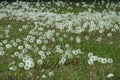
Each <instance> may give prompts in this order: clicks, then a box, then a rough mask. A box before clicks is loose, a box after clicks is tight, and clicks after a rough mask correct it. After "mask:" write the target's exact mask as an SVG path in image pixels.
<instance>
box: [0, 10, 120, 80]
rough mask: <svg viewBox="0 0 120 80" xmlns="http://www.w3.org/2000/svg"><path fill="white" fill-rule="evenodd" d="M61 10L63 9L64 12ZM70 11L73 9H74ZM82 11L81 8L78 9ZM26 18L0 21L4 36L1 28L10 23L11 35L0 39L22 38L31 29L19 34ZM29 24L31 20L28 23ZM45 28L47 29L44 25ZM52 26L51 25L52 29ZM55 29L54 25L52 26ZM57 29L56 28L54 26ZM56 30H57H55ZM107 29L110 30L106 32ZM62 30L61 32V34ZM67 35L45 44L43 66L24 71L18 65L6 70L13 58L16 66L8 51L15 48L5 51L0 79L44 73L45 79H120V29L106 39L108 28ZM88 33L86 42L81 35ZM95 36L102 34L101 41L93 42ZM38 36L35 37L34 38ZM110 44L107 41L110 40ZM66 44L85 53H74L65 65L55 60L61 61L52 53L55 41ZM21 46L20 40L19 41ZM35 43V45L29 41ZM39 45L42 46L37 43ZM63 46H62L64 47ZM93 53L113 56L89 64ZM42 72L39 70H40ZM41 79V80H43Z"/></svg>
mask: <svg viewBox="0 0 120 80" xmlns="http://www.w3.org/2000/svg"><path fill="white" fill-rule="evenodd" d="M64 9H65V8H64ZM64 9H63V11H64ZM79 10H80V9H79V8H76V9H74V11H76V12H77V11H79ZM74 11H73V12H74ZM81 11H82V10H81ZM29 23H30V22H29V21H26V22H20V21H12V20H5V19H4V20H0V25H1V26H2V27H0V34H3V35H4V30H6V28H7V25H8V24H9V25H12V28H11V30H10V37H9V38H0V42H2V41H3V40H4V39H7V40H8V41H9V40H11V39H16V38H17V37H19V38H20V39H23V38H24V37H26V35H27V34H28V32H29V30H31V29H32V28H31V27H29V28H27V29H26V30H25V31H23V32H22V33H18V28H19V27H20V26H22V25H25V24H29ZM30 24H32V22H31V23H30ZM45 29H47V28H45ZM51 29H52V28H51ZM53 29H54V28H53ZM55 30H57V29H55ZM58 31H59V30H58ZM108 32H109V31H108ZM64 33H65V31H64V30H63V31H61V34H60V36H62V35H63V34H64ZM67 34H68V35H69V36H68V37H67V38H66V39H65V40H64V41H63V42H59V41H58V38H57V37H55V39H56V42H54V43H52V42H50V43H48V44H47V47H48V48H49V47H50V50H51V52H52V55H50V56H47V60H45V61H44V64H43V65H42V66H38V65H36V66H35V67H34V68H31V69H30V70H28V71H26V70H24V69H23V68H18V69H17V70H16V71H10V70H9V67H10V65H9V63H10V62H11V61H15V62H16V63H15V65H18V62H20V61H21V60H18V58H17V57H15V58H12V57H11V54H13V52H15V51H17V47H14V48H12V49H10V50H9V49H7V50H5V52H6V55H5V56H0V80H42V78H41V77H42V75H43V74H45V75H46V76H47V78H46V79H45V80H119V79H120V69H119V68H120V32H116V33H113V36H112V38H108V37H107V36H106V34H107V31H106V32H105V33H104V34H99V33H97V32H93V33H82V34H80V35H77V34H72V33H67ZM86 35H89V37H90V39H89V40H88V41H87V40H85V39H84V36H86ZM70 36H74V37H75V36H80V37H81V43H80V44H75V41H70V40H69V37H70ZM98 36H102V41H101V42H96V38H97V37H98ZM37 37H38V36H36V38H37ZM111 41H112V42H113V44H109V43H110V42H111ZM66 43H68V44H70V45H71V47H72V49H78V48H80V49H81V51H82V52H83V53H84V54H82V55H79V56H78V57H77V56H75V57H74V58H73V59H69V60H67V61H66V63H65V64H64V65H59V64H58V61H59V60H60V58H61V56H60V55H59V54H56V53H55V50H54V49H51V48H53V47H55V46H56V45H57V44H60V45H62V46H64V45H65V44H66ZM19 44H20V45H21V44H23V42H21V43H19ZM31 45H34V44H31ZM39 47H41V45H40V46H39ZM63 48H64V47H63ZM31 52H32V51H28V54H29V55H31V56H32V57H33V58H34V59H35V60H36V59H39V57H38V55H37V54H34V53H31ZM89 52H92V53H94V55H96V56H99V57H105V58H112V59H113V63H112V64H101V63H98V62H95V63H94V65H89V64H88V63H87V61H88V59H89V58H88V53H89ZM43 69H44V70H45V71H42V70H43ZM50 71H53V72H54V76H52V77H49V76H48V72H50ZM108 73H113V74H114V77H113V78H111V79H108V78H107V77H106V76H107V74H108ZM43 80H44V79H43Z"/></svg>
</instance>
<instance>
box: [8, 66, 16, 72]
mask: <svg viewBox="0 0 120 80" xmlns="http://www.w3.org/2000/svg"><path fill="white" fill-rule="evenodd" d="M9 70H11V71H16V70H17V66H15V65H13V66H11V67H9Z"/></svg>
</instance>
